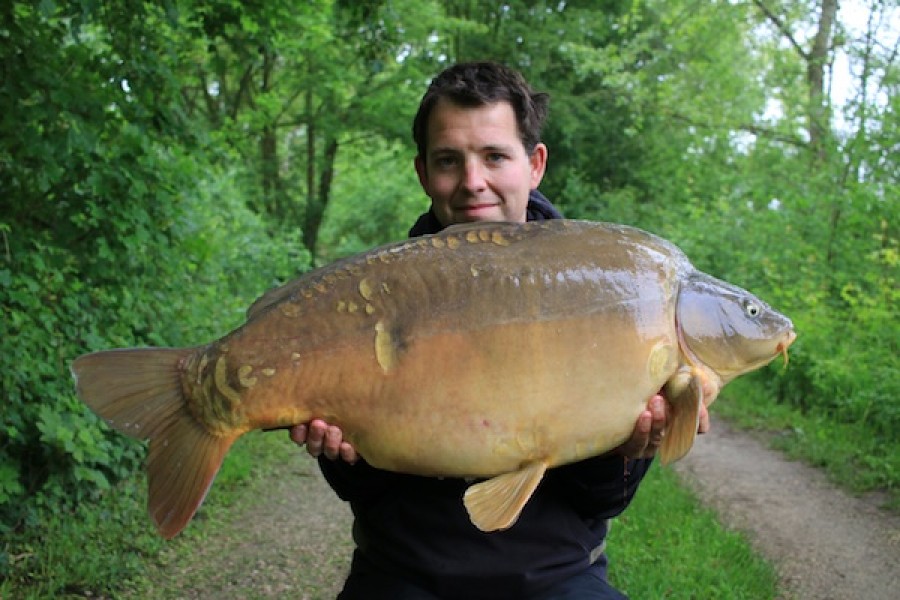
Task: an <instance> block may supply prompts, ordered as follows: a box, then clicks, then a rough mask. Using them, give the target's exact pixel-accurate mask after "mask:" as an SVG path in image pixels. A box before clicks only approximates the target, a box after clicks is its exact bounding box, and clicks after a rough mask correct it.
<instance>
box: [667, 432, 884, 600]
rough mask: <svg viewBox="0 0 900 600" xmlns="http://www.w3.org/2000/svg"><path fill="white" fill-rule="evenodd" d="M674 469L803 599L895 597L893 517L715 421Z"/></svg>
mask: <svg viewBox="0 0 900 600" xmlns="http://www.w3.org/2000/svg"><path fill="white" fill-rule="evenodd" d="M675 468H676V470H677V471H678V472H679V473H681V474H683V476H684V478H685V480H686V481H687V482H688V483H689V485H691V486H692V487H693V488H694V490H695V491H696V492H697V493H698V495H699V496H700V498H701V499H703V501H704V502H706V503H707V504H708V505H710V506H712V507H713V508H714V509H715V510H716V511H718V513H719V516H720V519H721V520H722V522H723V523H725V524H726V525H728V526H730V527H733V528H736V529H738V530H741V531H743V532H745V533H746V534H747V535H748V537H749V538H750V539H751V541H752V543H753V545H754V547H755V548H756V549H757V550H758V551H759V552H760V553H762V554H763V555H764V556H767V557H768V558H770V559H771V560H772V561H773V562H774V563H775V564H776V565H778V566H779V570H780V572H781V576H782V580H783V582H784V584H785V585H786V586H787V587H788V589H790V590H791V592H792V593H793V594H795V596H796V598H798V599H802V600H806V599H810V600H832V599H833V600H845V599H849V598H860V599H866V600H898V599H900V518H898V517H896V516H893V515H889V514H887V513H886V512H885V511H883V510H881V509H879V508H878V507H877V506H876V503H875V501H874V500H872V499H865V498H854V497H852V496H850V495H848V494H846V493H844V492H842V491H841V490H838V489H835V488H834V486H833V485H831V484H830V483H829V482H828V481H827V480H826V479H825V477H824V475H823V474H822V473H821V472H819V471H817V470H816V469H813V468H810V467H807V466H805V465H803V464H801V463H798V462H791V461H788V460H786V459H785V458H784V457H783V456H782V455H781V454H779V453H777V452H774V451H772V450H769V449H768V448H766V447H765V446H764V445H763V444H762V443H760V442H759V441H758V440H756V439H754V438H753V437H752V436H750V435H748V434H746V433H742V432H737V431H734V430H732V429H731V428H729V427H728V426H727V425H725V424H724V423H722V422H721V421H717V422H714V424H713V428H712V432H711V433H709V434H707V435H705V436H702V437H700V438H699V439H698V441H697V443H696V444H695V445H694V447H693V449H692V450H691V452H690V454H688V456H687V457H685V458H684V459H683V460H682V461H680V462H678V463H676V465H675Z"/></svg>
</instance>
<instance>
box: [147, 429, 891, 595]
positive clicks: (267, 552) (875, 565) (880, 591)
mask: <svg viewBox="0 0 900 600" xmlns="http://www.w3.org/2000/svg"><path fill="white" fill-rule="evenodd" d="M283 446H284V464H285V466H286V467H287V468H286V469H285V471H286V472H287V473H288V474H289V475H290V476H287V477H283V478H279V479H277V480H271V479H268V480H266V481H260V482H257V483H256V484H255V485H254V488H253V490H252V493H253V494H254V495H255V496H256V497H254V498H253V501H252V502H243V503H242V505H243V508H237V509H236V510H232V511H230V512H229V514H227V515H226V516H225V517H224V521H223V522H222V523H221V526H218V527H216V531H215V532H214V533H210V534H209V535H208V536H207V537H206V539H204V540H203V541H202V543H198V544H196V545H195V548H196V551H193V549H192V552H193V553H192V559H191V560H190V563H189V564H179V565H171V564H170V565H168V566H166V565H165V562H166V560H165V557H163V562H164V564H163V566H162V567H161V568H160V569H159V572H157V573H154V574H149V577H150V578H151V581H153V582H154V585H153V590H152V593H151V596H150V597H151V598H161V599H162V598H165V599H167V600H168V599H171V598H190V599H203V600H205V599H213V598H215V599H245V598H293V599H300V600H330V599H333V598H334V597H335V596H336V594H337V591H338V590H339V588H340V586H341V583H342V582H343V579H344V576H345V574H346V570H347V567H348V564H349V558H350V553H351V551H352V542H351V540H350V522H351V520H350V513H349V510H348V509H347V507H346V505H345V504H344V503H343V502H340V501H339V500H338V499H337V498H336V496H334V494H333V492H332V491H331V490H330V488H329V487H328V486H327V484H326V483H325V481H324V480H323V479H322V477H321V475H320V474H319V471H318V468H317V466H316V465H315V463H314V462H313V461H312V460H311V459H310V458H308V457H307V456H306V455H305V453H302V452H299V451H298V450H297V449H296V448H295V447H293V446H292V445H290V444H284V445H283ZM675 469H676V470H677V471H678V472H679V473H680V474H681V475H682V476H683V478H684V479H685V480H686V481H687V482H688V483H689V485H691V486H692V487H693V488H694V489H695V491H696V492H697V493H698V495H699V496H700V497H701V498H702V499H703V501H704V502H705V503H707V504H709V505H710V506H712V507H713V508H715V509H716V510H717V511H718V512H719V514H720V517H721V520H722V521H723V522H724V523H725V524H726V525H727V526H730V527H733V528H736V529H739V530H741V531H743V532H745V533H746V534H747V535H748V536H749V537H750V539H751V540H752V542H753V544H754V545H755V547H756V548H757V550H758V551H759V552H761V553H762V554H763V555H765V556H767V557H769V558H770V559H771V560H773V561H774V562H775V564H777V565H779V568H780V571H781V575H782V579H783V582H784V584H785V586H786V587H787V588H788V590H789V595H788V596H787V598H789V599H790V600H831V599H834V600H849V599H854V600H855V599H857V598H859V599H865V600H882V599H884V600H900V583H898V582H900V518H898V517H896V516H893V515H890V514H887V513H886V512H884V511H882V510H880V509H878V508H877V507H876V506H875V504H874V502H872V501H871V500H867V499H859V498H854V497H851V496H849V495H847V494H845V493H843V492H841V491H839V490H837V489H835V488H834V487H833V486H832V485H830V484H829V483H828V482H827V481H826V480H825V478H824V476H823V475H822V474H821V473H820V472H818V471H816V470H815V469H811V468H809V467H806V466H804V465H802V464H800V463H796V462H791V461H788V460H786V459H785V458H783V457H782V455H780V454H778V453H777V452H774V451H771V450H769V449H767V448H766V447H765V445H764V444H762V443H760V442H759V441H758V440H757V439H755V438H754V437H753V436H751V435H748V434H746V433H742V432H737V431H734V430H732V429H731V428H729V427H728V426H727V425H726V424H724V423H722V422H721V421H717V422H715V423H714V425H713V429H712V432H711V433H709V434H707V435H704V436H701V437H700V438H699V439H698V440H697V443H696V444H695V445H694V448H693V449H692V450H691V452H690V453H689V454H688V456H687V457H686V458H684V459H683V460H682V461H680V462H678V463H676V465H675ZM298 514H302V515H303V518H302V519H299V518H296V515H298ZM143 597H146V596H143ZM635 600H644V599H635Z"/></svg>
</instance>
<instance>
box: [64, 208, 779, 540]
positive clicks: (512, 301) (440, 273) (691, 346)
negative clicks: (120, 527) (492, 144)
mask: <svg viewBox="0 0 900 600" xmlns="http://www.w3.org/2000/svg"><path fill="white" fill-rule="evenodd" d="M751 305H752V306H753V307H755V308H754V309H753V312H754V313H755V314H754V315H752V316H751V315H749V314H748V308H747V307H748V306H751ZM704 315H706V316H704ZM710 315H726V316H725V317H721V318H720V317H718V316H716V317H715V319H712V318H711V317H710ZM716 319H719V320H718V321H717V322H715V323H714V322H713V321H715V320H716ZM722 319H724V320H722ZM679 324H680V325H681V327H679V326H678V325H679ZM723 327H725V328H726V329H723ZM716 328H718V331H720V332H721V331H726V330H727V331H728V334H727V335H723V334H719V335H717V334H716V333H715V332H716ZM794 336H795V334H794V332H793V327H792V325H791V323H790V320H788V319H787V318H786V317H784V316H783V315H780V314H779V313H777V312H776V311H774V310H773V309H771V308H770V307H768V306H767V305H765V304H764V303H762V301H760V300H758V299H757V298H755V297H754V296H753V295H752V294H750V293H749V292H746V291H745V290H742V289H740V288H737V287H736V286H732V285H731V284H727V283H725V282H721V281H719V280H717V279H715V278H712V277H711V276H709V275H706V274H703V273H700V272H699V271H697V270H696V269H694V267H693V266H692V265H691V263H690V261H689V260H688V259H687V258H686V257H685V256H684V254H683V253H682V252H681V251H680V250H679V249H678V248H677V247H676V246H674V245H673V244H671V243H670V242H668V241H666V240H663V239H662V238H658V237H656V236H653V235H651V234H648V233H646V232H643V231H641V230H638V229H635V228H631V227H626V226H620V225H613V224H602V223H590V222H580V221H563V220H557V221H547V222H541V223H529V224H524V225H517V224H499V223H482V224H470V225H462V226H457V227H453V228H449V229H447V230H445V231H444V232H441V233H440V234H437V235H434V236H426V237H424V238H418V239H415V240H410V241H406V242H401V243H397V244H390V245H387V246H383V247H380V248H376V249H374V250H372V251H369V252H366V253H363V254H360V255H357V256H355V257H351V258H348V259H345V260H342V261H338V262H337V263H334V264H333V265H330V266H328V267H325V268H322V269H318V270H316V271H313V272H311V273H308V274H306V275H304V276H302V277H300V278H298V279H296V280H294V281H292V282H289V283H287V284H285V285H284V286H282V287H280V288H277V289H275V290H272V291H270V292H268V293H266V294H265V295H263V297H261V298H260V299H259V300H258V301H257V302H256V303H254V305H253V306H252V307H251V308H250V310H249V312H248V320H247V322H246V323H245V324H244V325H243V326H241V327H239V328H238V329H236V330H235V331H233V332H231V333H229V334H228V335H226V336H224V337H223V338H221V339H220V340H217V341H214V342H212V343H210V344H207V345H205V346H200V347H197V348H188V349H136V350H119V351H104V352H98V353H93V354H89V355H85V356H82V357H79V358H78V359H76V361H75V362H74V363H73V373H74V374H75V376H76V381H77V389H78V392H79V395H80V396H81V398H82V399H83V400H84V401H85V402H86V403H87V404H88V405H89V406H91V408H92V409H93V410H94V411H95V412H97V413H98V414H99V415H100V416H101V417H103V418H104V419H105V420H106V422H107V423H108V424H110V426H112V427H114V428H116V429H118V430H119V431H122V432H123V433H126V434H128V435H132V436H134V437H139V438H141V439H150V440H151V442H150V453H149V460H148V470H149V475H150V477H149V481H150V501H149V504H150V512H151V515H152V517H153V519H154V521H155V522H156V524H157V527H158V528H159V530H160V532H161V533H162V534H163V535H164V536H165V537H172V536H174V535H175V534H177V533H178V531H180V530H181V529H182V528H183V527H184V526H185V525H186V524H187V522H188V521H189V520H190V518H191V516H192V515H193V514H194V512H195V511H196V509H197V507H198V506H199V504H200V503H201V502H202V499H203V497H204V495H205V493H206V491H207V489H208V488H209V486H210V485H211V483H212V480H213V478H214V476H215V473H216V471H217V470H218V468H219V465H220V464H221V461H222V459H223V458H224V455H225V453H226V452H227V450H228V448H229V447H230V445H231V444H232V443H233V441H234V440H235V439H237V438H238V437H239V436H240V435H242V434H244V433H246V432H248V431H251V430H253V429H267V428H275V427H282V426H289V425H293V424H296V423H303V422H307V421H309V420H310V419H312V418H316V417H318V418H323V419H325V420H326V421H328V422H329V423H333V424H335V425H338V426H339V427H341V429H342V430H343V432H344V435H345V438H346V439H347V440H348V441H350V442H351V443H352V444H353V445H354V446H355V447H356V448H357V450H358V451H359V452H360V454H361V455H362V456H363V457H365V459H366V460H367V461H368V462H370V463H371V464H372V465H374V466H376V467H380V468H385V469H389V470H395V471H402V472H409V473H415V474H420V475H429V476H466V477H479V478H490V479H489V480H488V481H486V482H483V483H480V484H476V485H474V486H472V487H471V488H470V489H469V492H468V493H467V495H466V500H465V501H466V506H467V508H468V509H469V512H470V515H471V516H472V519H473V522H474V523H475V524H476V525H477V526H478V527H480V528H482V529H484V530H495V529H502V528H506V527H509V526H511V525H512V524H513V523H514V522H515V519H516V518H517V516H518V514H519V512H520V511H521V508H522V506H524V504H525V502H527V500H528V497H530V495H531V492H532V491H533V489H534V487H535V486H536V485H537V484H538V483H539V481H540V480H541V477H542V476H543V473H544V471H545V470H546V468H549V467H552V466H555V465H559V464H564V463H567V462H572V461H575V460H580V459H583V458H586V457H589V456H594V455H598V454H602V453H604V452H606V451H608V450H610V449H612V448H615V447H616V446H618V445H620V444H621V443H622V442H623V441H625V440H626V439H627V438H628V437H629V436H630V434H631V432H632V430H633V427H634V423H635V422H636V420H637V418H638V415H639V414H640V413H641V412H642V411H643V410H644V409H645V407H646V402H647V399H648V398H649V397H650V396H652V395H653V394H654V393H655V392H656V391H657V390H659V389H661V388H665V389H666V393H667V398H668V400H669V401H670V403H671V405H672V407H673V415H674V422H673V423H672V425H671V426H670V429H669V432H668V433H667V436H666V439H665V445H664V447H663V449H662V454H663V459H664V460H674V459H677V458H678V457H680V456H681V455H683V454H684V453H685V452H687V450H688V449H689V448H690V445H691V444H692V443H693V436H694V434H695V433H696V422H697V418H698V413H699V403H700V402H706V403H707V404H708V403H709V402H711V401H712V400H713V399H714V398H715V396H716V395H717V394H718V391H719V389H721V387H722V386H723V385H724V384H725V383H727V382H728V381H730V380H731V379H733V378H734V377H735V376H738V375H739V374H741V373H743V372H746V371H748V370H752V369H755V368H759V367H760V366H762V365H763V364H766V363H768V362H769V361H770V360H772V358H774V357H775V356H777V355H778V354H779V353H782V352H784V351H785V350H786V348H787V346H789V345H790V343H791V342H792V341H793V339H794Z"/></svg>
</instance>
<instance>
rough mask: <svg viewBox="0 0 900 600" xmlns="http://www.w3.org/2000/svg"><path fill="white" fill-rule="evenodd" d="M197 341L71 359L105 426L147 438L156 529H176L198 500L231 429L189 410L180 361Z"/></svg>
mask: <svg viewBox="0 0 900 600" xmlns="http://www.w3.org/2000/svg"><path fill="white" fill-rule="evenodd" d="M195 352H196V349H195V348H135V349H124V350H107V351H103V352H94V353H92V354H85V355H84V356H80V357H79V358H77V359H75V361H74V362H73V363H72V374H73V375H74V377H75V384H76V389H77V391H78V395H79V397H80V398H81V399H82V400H83V401H84V402H85V404H87V405H88V406H89V407H90V408H91V410H93V411H94V412H95V413H96V414H97V415H98V416H99V417H100V418H102V419H103V420H104V421H105V422H106V423H107V424H108V425H109V426H110V427H112V428H113V429H116V430H117V431H119V432H121V433H123V434H125V435H128V436H130V437H133V438H137V439H141V440H149V441H150V449H149V454H148V461H147V472H148V480H149V500H148V510H149V513H150V516H151V518H152V519H153V522H154V523H155V524H156V528H157V530H158V531H159V533H160V534H161V535H162V536H163V537H164V538H166V539H170V538H172V537H174V536H175V535H177V534H178V533H179V532H180V531H181V530H182V529H184V527H185V526H186V525H187V523H188V521H190V520H191V518H192V517H193V516H194V513H196V512H197V509H198V508H199V507H200V505H201V504H202V503H203V499H204V498H205V497H206V493H207V491H208V490H209V487H210V486H211V485H212V482H213V479H214V478H215V476H216V473H217V472H218V471H219V467H220V466H221V465H222V460H223V459H224V457H225V454H226V453H227V452H228V449H229V448H230V447H231V444H232V443H234V440H235V439H237V437H238V435H239V434H237V433H236V434H235V435H234V436H222V435H215V434H213V433H211V432H210V431H209V430H208V429H206V428H205V427H204V426H203V425H201V424H200V423H199V422H198V421H197V420H196V419H195V418H194V416H193V415H192V414H191V413H190V411H189V410H188V405H187V402H186V400H185V397H184V392H183V391H182V390H183V388H182V385H181V376H182V369H181V365H182V363H183V361H184V360H185V359H187V358H188V357H190V356H191V355H193V354H194V353H195Z"/></svg>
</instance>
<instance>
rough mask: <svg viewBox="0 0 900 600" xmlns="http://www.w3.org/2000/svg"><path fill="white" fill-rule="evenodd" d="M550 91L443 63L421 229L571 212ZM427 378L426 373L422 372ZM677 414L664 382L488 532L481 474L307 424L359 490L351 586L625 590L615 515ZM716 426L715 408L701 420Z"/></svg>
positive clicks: (373, 591)
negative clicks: (387, 464)
mask: <svg viewBox="0 0 900 600" xmlns="http://www.w3.org/2000/svg"><path fill="white" fill-rule="evenodd" d="M547 105H548V97H547V95H546V94H542V93H535V92H534V91H532V89H531V88H530V86H529V85H528V84H527V82H526V81H525V80H524V79H523V78H522V76H521V75H520V74H519V73H517V72H515V71H513V70H511V69H508V68H506V67H503V66H501V65H498V64H495V63H465V64H460V65H456V66H454V67H451V68H449V69H447V70H445V71H444V72H443V73H441V74H440V75H439V76H438V77H437V78H436V79H435V80H434V81H433V82H432V83H431V86H430V87H429V89H428V91H427V92H426V93H425V96H424V97H423V99H422V103H421V105H420V107H419V111H418V113H417V114H416V117H415V120H414V122H413V137H414V139H415V141H416V144H417V146H418V154H417V156H416V159H415V168H416V173H417V174H418V176H419V182H420V183H421V185H422V188H423V189H424V191H425V193H426V194H427V195H428V196H429V197H430V198H431V209H430V210H429V211H428V212H427V213H425V214H424V215H422V216H421V217H420V218H419V219H418V221H417V222H416V224H415V225H414V226H413V228H412V229H411V231H410V235H411V236H418V235H424V234H429V233H436V232H438V231H440V230H441V229H443V228H444V227H447V226H449V225H452V224H454V223H466V222H472V221H514V222H525V221H526V220H543V219H555V218H560V217H561V215H560V213H559V212H558V211H557V210H556V208H554V207H553V205H552V204H550V202H549V201H548V200H547V199H546V198H544V196H543V195H541V194H540V193H539V192H538V191H537V187H538V185H539V184H540V182H541V179H542V178H543V175H544V170H545V167H546V164H547V147H546V146H545V145H544V144H543V143H541V141H540V132H541V127H542V125H543V122H544V120H545V118H546V115H547ZM422 385H423V386H425V385H428V382H427V381H423V382H422ZM665 424H666V407H665V401H664V399H663V398H662V396H659V395H657V396H654V397H653V398H651V399H650V400H649V402H648V408H647V410H646V411H645V412H644V413H643V414H642V415H641V416H640V418H639V419H638V422H637V423H636V424H635V429H634V433H633V435H632V437H631V439H630V440H629V441H628V442H626V443H625V444H623V445H622V446H621V447H619V448H617V449H616V450H614V451H612V452H610V453H609V454H607V455H604V456H601V457H596V458H592V459H588V460H585V461H582V462H579V463H575V464H571V465H565V466H561V467H558V468H556V469H552V470H550V471H548V472H547V475H546V476H545V479H544V480H543V482H542V483H541V485H540V486H539V487H538V488H537V490H536V491H535V493H534V495H533V496H532V498H531V499H530V500H529V502H528V504H527V505H526V507H525V510H524V511H523V513H522V515H521V517H520V518H519V520H518V521H517V523H516V524H515V525H514V526H513V527H511V528H510V529H508V530H506V531H500V532H493V533H483V532H480V531H478V530H477V529H476V528H475V527H474V526H473V525H472V524H471V523H470V522H469V518H468V515H467V514H466V512H465V509H464V507H463V503H462V496H463V493H464V491H465V489H466V487H468V485H469V483H470V482H466V481H463V480H458V479H450V478H448V479H438V478H427V477H417V476H412V475H405V474H399V473H391V472H387V471H381V470H379V469H375V468H374V467H371V466H370V465H368V464H367V463H366V462H365V460H364V457H359V456H357V454H356V451H355V449H354V448H353V447H352V446H351V445H349V444H348V443H346V442H344V441H343V439H342V434H341V431H340V429H338V428H337V427H333V426H329V425H328V424H327V423H325V422H323V421H321V420H314V421H312V422H311V423H309V424H308V425H299V426H297V427H294V428H293V429H292V431H291V438H292V439H293V440H294V441H295V442H297V443H298V444H304V443H305V444H306V445H307V449H308V451H309V453H310V454H312V455H313V456H317V457H320V459H319V464H320V467H321V469H322V472H323V474H324V475H325V477H326V479H327V480H328V482H329V483H330V484H331V486H332V487H333V488H334V489H335V491H336V492H337V494H338V495H339V496H340V497H341V498H342V499H344V500H347V501H349V502H350V506H351V508H352V509H353V514H354V517H355V521H354V525H353V536H354V540H355V542H356V544H357V549H356V551H355V552H354V555H353V563H352V566H351V570H350V575H349V577H348V579H347V582H346V584H345V587H344V590H343V592H342V593H341V595H340V596H339V598H340V599H341V600H356V599H367V600H375V599H384V600H407V599H417V600H425V599H460V600H469V599H478V598H484V599H491V600H499V599H504V598H509V599H516V600H539V599H540V600H550V599H553V600H563V599H570V600H590V599H593V598H596V599H611V598H624V596H623V595H622V594H621V593H620V592H618V591H616V590H615V589H614V588H613V587H612V586H610V585H609V584H608V583H607V581H606V564H607V560H606V556H605V554H604V553H603V548H604V545H605V538H606V534H607V531H608V520H609V519H610V518H612V517H614V516H616V515H618V514H619V513H621V512H622V511H623V510H624V509H625V507H626V506H627V505H628V503H629V502H630V501H631V499H632V497H633V496H634V493H635V491H636V490H637V487H638V484H639V483H640V481H641V479H642V478H643V476H644V474H645V473H646V472H647V469H648V468H649V466H650V462H651V457H652V456H653V455H654V454H655V453H656V450H657V448H658V447H659V444H660V441H661V439H662V435H663V431H664V429H665ZM707 427H708V421H707V417H706V414H705V412H704V414H703V415H702V418H701V426H700V429H701V431H705V429H706V428H707Z"/></svg>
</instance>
